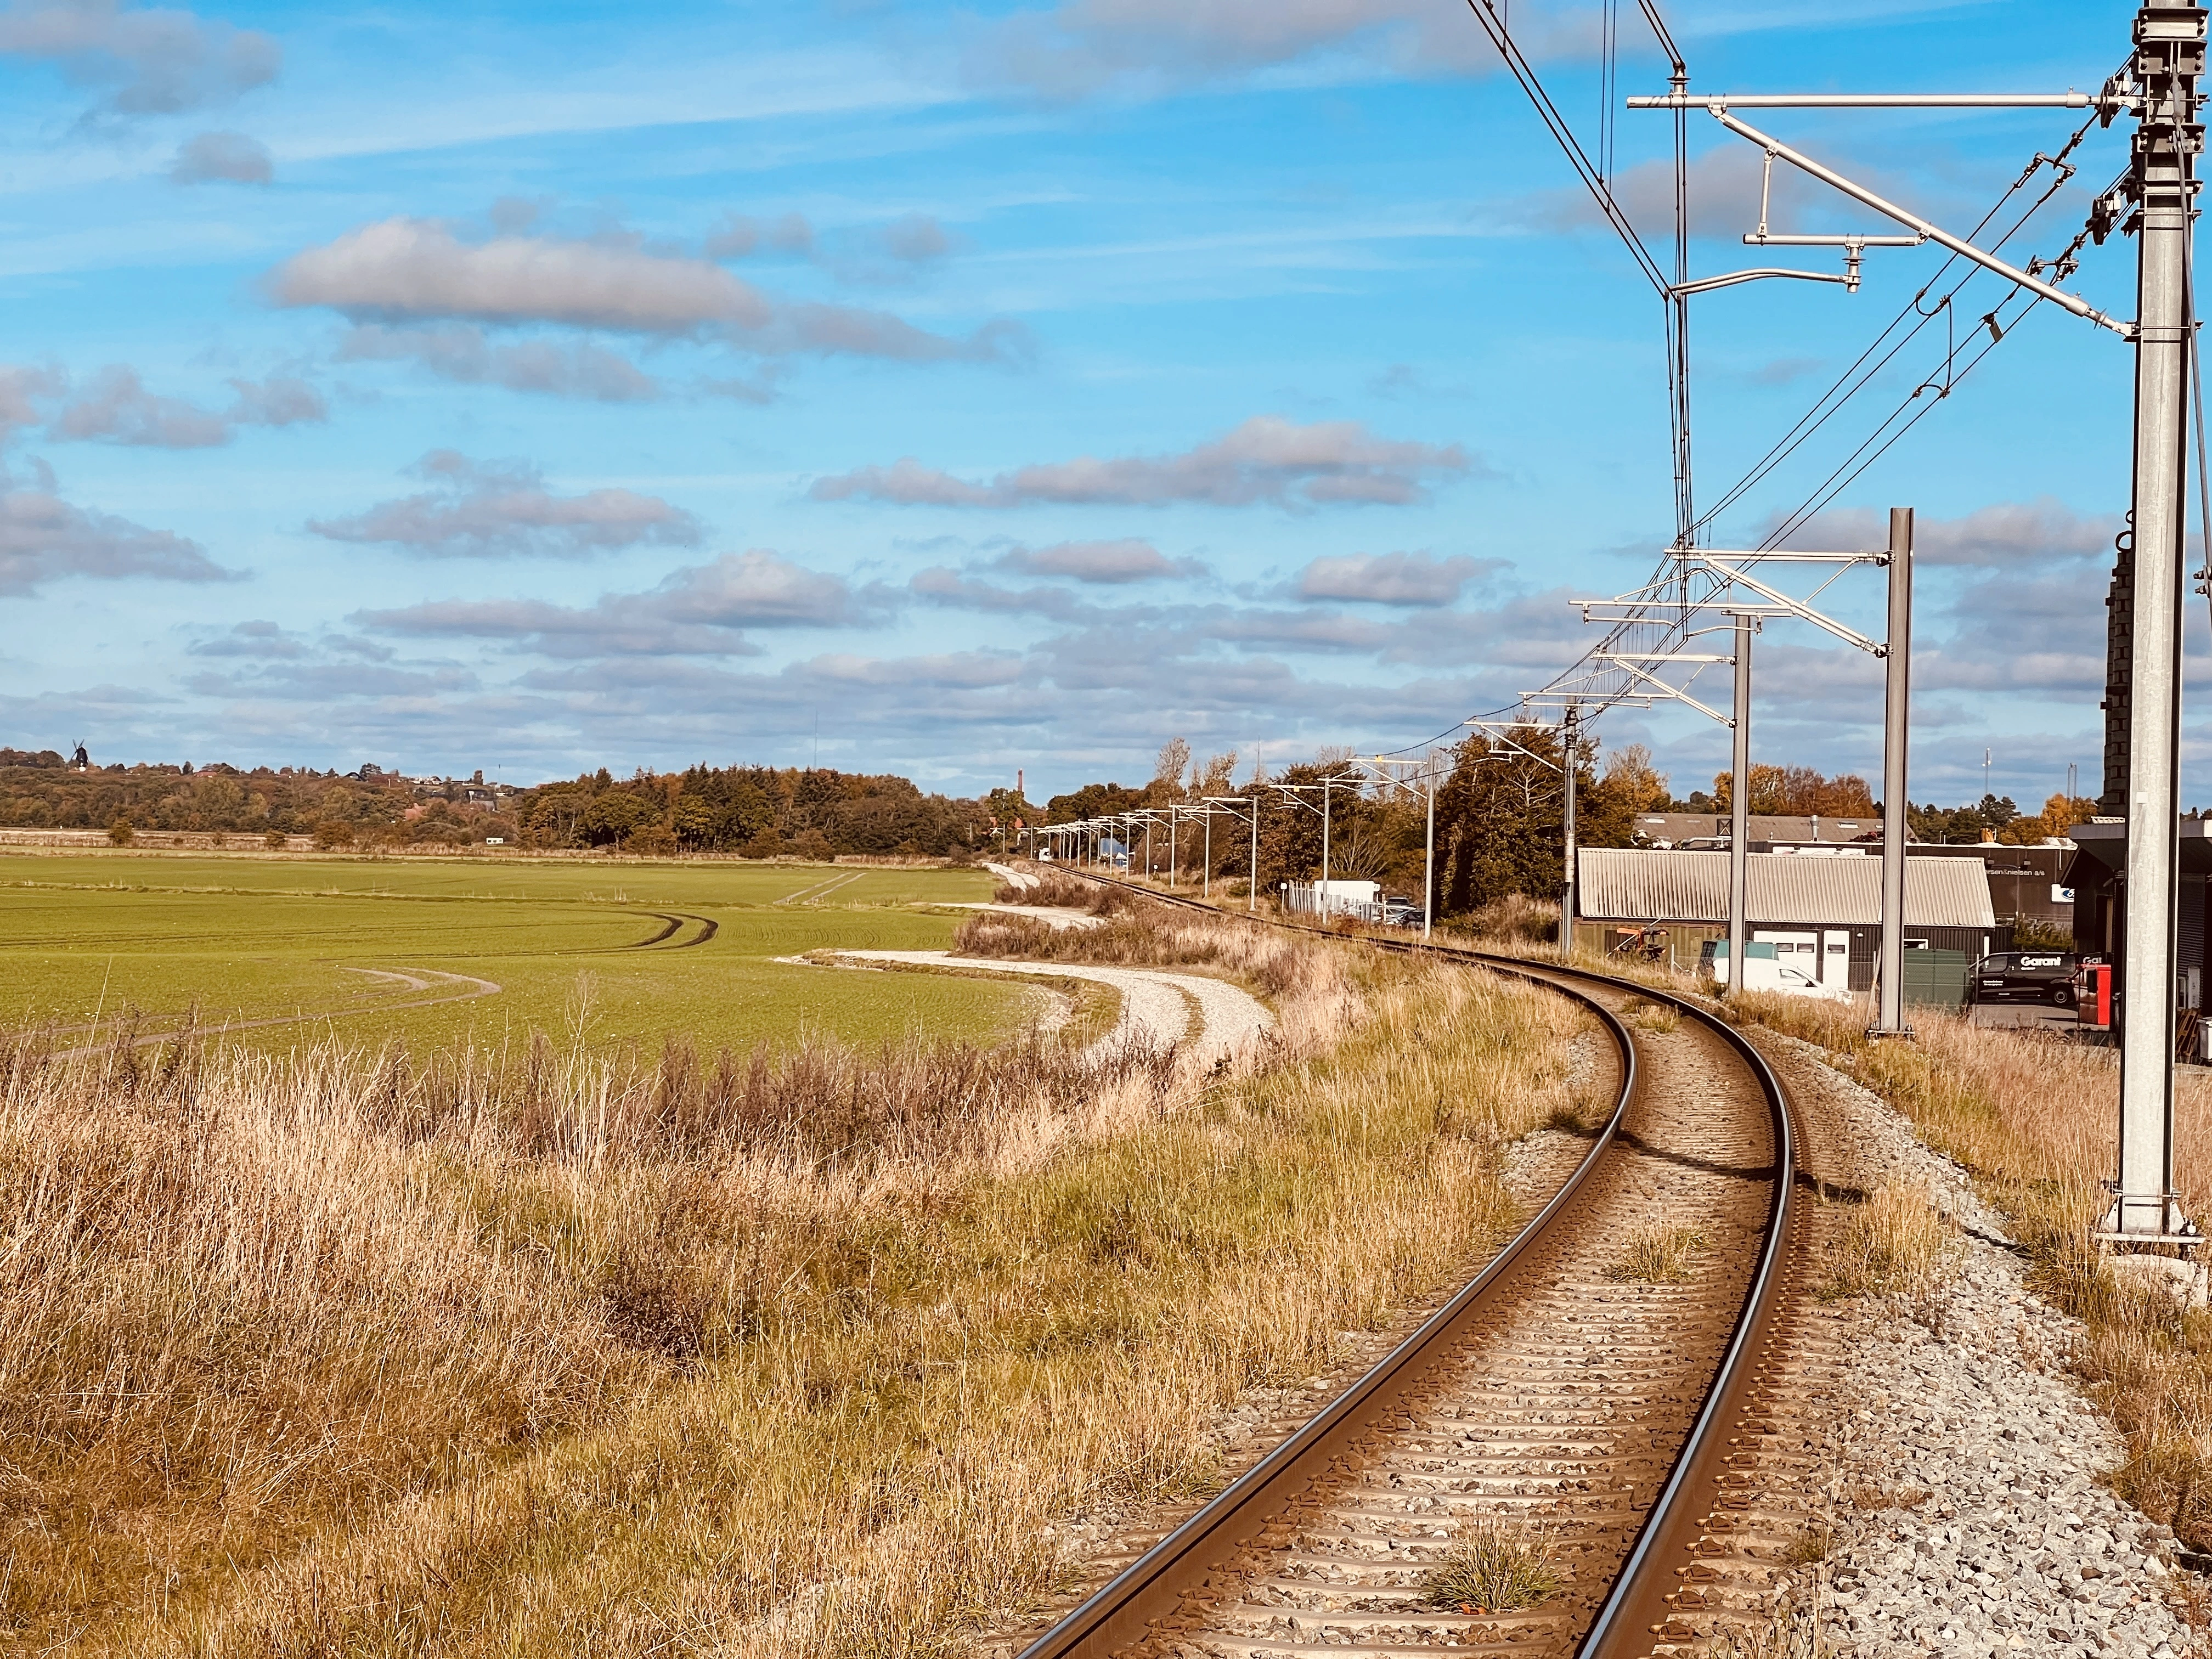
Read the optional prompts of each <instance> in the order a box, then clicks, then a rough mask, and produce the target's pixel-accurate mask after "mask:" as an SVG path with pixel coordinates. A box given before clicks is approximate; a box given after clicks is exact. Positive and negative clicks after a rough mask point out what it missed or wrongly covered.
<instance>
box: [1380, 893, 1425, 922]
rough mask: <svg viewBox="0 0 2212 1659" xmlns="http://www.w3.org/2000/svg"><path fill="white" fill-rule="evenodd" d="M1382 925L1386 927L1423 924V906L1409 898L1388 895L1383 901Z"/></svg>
mask: <svg viewBox="0 0 2212 1659" xmlns="http://www.w3.org/2000/svg"><path fill="white" fill-rule="evenodd" d="M1420 925H1421V907H1420V906H1419V905H1418V904H1416V903H1414V902H1413V900H1411V899H1409V898H1395V897H1389V896H1386V897H1385V898H1384V899H1383V926H1384V927H1419V926H1420Z"/></svg>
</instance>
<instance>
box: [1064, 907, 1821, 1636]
mask: <svg viewBox="0 0 2212 1659" xmlns="http://www.w3.org/2000/svg"><path fill="white" fill-rule="evenodd" d="M1093 879H1097V880H1102V881H1108V882H1112V884H1115V885H1118V886H1123V887H1127V888H1128V889H1129V890H1132V891H1134V892H1139V893H1141V894H1143V895H1144V896H1147V897H1150V898H1153V899H1156V900H1158V901H1161V902H1167V903H1171V904H1180V905H1182V906H1185V907H1187V908H1195V909H1201V910H1206V911H1214V907H1212V906H1211V905H1206V904H1201V903H1200V902H1197V901H1194V900H1189V899H1184V898H1182V897H1181V896H1177V895H1171V894H1163V893H1159V892H1158V891H1156V890H1152V889H1150V888H1146V887H1140V886H1138V885H1137V884H1133V883H1121V882H1113V881H1112V878H1104V877H1095V878H1093ZM1214 913H1215V914H1219V915H1227V916H1230V917H1231V918H1232V919H1234V915H1235V913H1233V912H1219V911H1214ZM1266 925H1274V926H1291V927H1297V926H1298V924H1289V923H1271V924H1266ZM1304 931H1320V930H1318V929H1311V928H1307V929H1304ZM1368 942H1369V943H1370V944H1371V945H1374V946H1376V948H1379V949H1386V950H1393V951H1403V952H1408V953H1419V952H1425V953H1427V954H1431V955H1434V956H1439V957H1444V958H1447V959H1449V960H1455V961H1461V962H1465V963H1469V964H1471V965H1475V966H1480V967H1482V968H1484V969H1488V970H1490V971H1492V972H1497V973H1502V974H1506V975H1513V976H1516V977H1518V978H1520V979H1522V980H1524V981H1533V982H1536V983H1540V984H1543V985H1547V986H1549V987H1552V988H1553V989H1555V990H1557V991H1559V993H1560V994H1563V995H1565V996H1568V997H1570V998H1571V999H1573V1000H1576V1001H1577V1002H1578V1003H1580V1004H1581V1005H1582V1006H1584V1007H1585V1008H1587V1009H1588V1010H1589V1011H1590V1012H1591V1013H1592V1014H1593V1015H1594V1017H1595V1018H1596V1019H1597V1021H1598V1023H1599V1024H1601V1026H1602V1027H1603V1029H1604V1030H1606V1031H1607V1033H1608V1034H1609V1035H1610V1036H1611V1037H1612V1040H1613V1048H1614V1051H1615V1055H1616V1066H1617V1073H1616V1075H1617V1082H1618V1087H1617V1089H1616V1090H1615V1101H1614V1105H1613V1110H1612V1113H1611V1115H1610V1116H1609V1118H1608V1119H1607V1121H1606V1122H1605V1123H1604V1124H1603V1125H1602V1126H1601V1127H1600V1128H1599V1129H1598V1130H1597V1132H1596V1133H1595V1138H1594V1139H1593V1141H1592V1144H1591V1145H1590V1146H1589V1151H1588V1152H1587V1153H1586V1154H1585V1155H1584V1157H1583V1158H1582V1160H1581V1162H1580V1164H1578V1165H1577V1167H1576V1168H1575V1170H1573V1172H1572V1174H1571V1176H1569V1177H1568V1178H1567V1179H1566V1181H1565V1183H1564V1184H1563V1185H1562V1186H1561V1187H1560V1188H1559V1190H1558V1192H1557V1193H1556V1194H1555V1195H1553V1197H1552V1198H1551V1200H1550V1201H1549V1202H1548V1203H1547V1204H1546V1205H1545V1206H1544V1207H1543V1208H1542V1209H1541V1211H1539V1212H1538V1213H1537V1214H1536V1215H1534V1217H1533V1218H1531V1219H1530V1220H1529V1221H1528V1223H1527V1224H1526V1225H1525V1226H1524V1227H1523V1228H1522V1230H1521V1231H1520V1232H1519V1233H1517V1234H1516V1236H1515V1237H1513V1238H1512V1239H1511V1240H1510V1242H1509V1243H1507V1244H1506V1246H1505V1248H1504V1249H1503V1250H1501V1251H1500V1252H1499V1253H1498V1255H1497V1256H1496V1257H1495V1258H1494V1259H1493V1260H1492V1261H1491V1262H1490V1263H1489V1264H1488V1265H1487V1266H1486V1267H1485V1268H1484V1269H1483V1271H1482V1272H1481V1273H1480V1274H1479V1275H1478V1276H1477V1277H1476V1278H1475V1279H1474V1280H1473V1281H1471V1282H1470V1283H1469V1284H1468V1285H1466V1286H1465V1287H1464V1288H1462V1290H1461V1291H1459V1293H1458V1294H1457V1295H1456V1296H1455V1297H1453V1298H1452V1299H1451V1301H1450V1302H1449V1303H1448V1304H1445V1305H1444V1306H1443V1308H1442V1309H1440V1310H1438V1311H1437V1313H1436V1314H1435V1315H1434V1316H1432V1317H1431V1318H1430V1319H1429V1320H1427V1321H1426V1322H1425V1323H1424V1324H1423V1325H1422V1326H1421V1328H1419V1330H1418V1331H1416V1332H1415V1333H1413V1334H1412V1335H1411V1336H1409V1337H1408V1338H1407V1339H1406V1340H1405V1341H1403V1342H1402V1343H1401V1344H1400V1345H1399V1346H1398V1347H1397V1348H1395V1350H1394V1351H1393V1352H1391V1353H1390V1354H1389V1355H1388V1356H1387V1357H1386V1358H1384V1359H1383V1361H1382V1362H1381V1363H1380V1364H1376V1366H1375V1367H1373V1368H1372V1369H1371V1370H1369V1371H1368V1372H1367V1373H1366V1374H1365V1375H1364V1376H1362V1377H1361V1378H1360V1379H1359V1380H1358V1382H1357V1383H1354V1384H1353V1385H1352V1387H1351V1388H1349V1389H1346V1390H1345V1391H1344V1392H1343V1393H1342V1394H1340V1395H1338V1396H1337V1397H1336V1398H1335V1399H1334V1400H1333V1401H1330V1402H1329V1403H1328V1406H1326V1407H1324V1408H1323V1409H1322V1411H1321V1412H1320V1413H1317V1414H1316V1416H1314V1417H1313V1418H1312V1419H1310V1421H1308V1422H1307V1423H1305V1425H1304V1426H1303V1427H1301V1428H1300V1429H1298V1430H1297V1432H1295V1433H1294V1434H1292V1435H1291V1436H1290V1437H1289V1438H1287V1439H1286V1440H1285V1441H1284V1442H1283V1443H1281V1444H1280V1445H1279V1446H1278V1447H1277V1448H1276V1449H1274V1450H1273V1452H1272V1453H1271V1454H1269V1455H1267V1457H1266V1458H1265V1459H1264V1460H1262V1461H1261V1462H1259V1463H1258V1464H1257V1465H1255V1467H1254V1468H1251V1469H1249V1471H1247V1472H1246V1473H1245V1474H1243V1477H1242V1478H1240V1479H1239V1480H1237V1481H1236V1482H1235V1483H1234V1484H1233V1485H1231V1486H1230V1487H1229V1488H1228V1489H1227V1490H1226V1491H1225V1492H1222V1493H1221V1494H1220V1496H1219V1497H1218V1498H1215V1499H1214V1500H1213V1501H1212V1502H1211V1503H1209V1504H1206V1506H1205V1507H1204V1508H1203V1509H1201V1510H1199V1511H1198V1512H1197V1513H1196V1514H1194V1515H1193V1516H1190V1517H1189V1518H1188V1520H1186V1521H1185V1522H1183V1523H1182V1525H1180V1526H1178V1527H1177V1528H1176V1529H1175V1530H1174V1531H1172V1532H1171V1533H1170V1534H1168V1535H1167V1536H1165V1537H1164V1538H1163V1539H1160V1540H1159V1541H1157V1542H1156V1543H1152V1544H1151V1545H1150V1547H1146V1548H1143V1549H1142V1551H1141V1553H1134V1552H1132V1553H1133V1554H1134V1559H1129V1560H1127V1564H1126V1565H1123V1566H1121V1570H1120V1571H1118V1572H1116V1573H1115V1576H1114V1577H1113V1578H1112V1580H1111V1582H1109V1583H1106V1584H1105V1585H1104V1586H1103V1588H1102V1589H1099V1590H1097V1593H1096V1594H1094V1595H1091V1597H1090V1598H1089V1599H1088V1600H1086V1601H1084V1602H1083V1603H1082V1605H1080V1606H1079V1607H1076V1608H1074V1609H1073V1611H1072V1612H1070V1613H1067V1614H1066V1616H1065V1617H1063V1618H1061V1619H1060V1620H1059V1621H1058V1622H1057V1623H1056V1624H1054V1626H1052V1628H1051V1629H1050V1630H1048V1631H1047V1632H1045V1633H1044V1634H1043V1635H1042V1636H1041V1637H1039V1638H1037V1639H1036V1640H1035V1641H1034V1642H1032V1643H1030V1645H1029V1646H1028V1647H1027V1648H1026V1649H1025V1650H1024V1652H1023V1654H1022V1656H1021V1659H1104V1656H1106V1655H1109V1654H1138V1655H1144V1656H1166V1659H1199V1656H1206V1659H1301V1656H1304V1655H1307V1654H1318V1653H1321V1652H1324V1651H1326V1652H1329V1653H1333V1654H1342V1653H1345V1652H1346V1650H1350V1651H1352V1652H1354V1653H1358V1654H1362V1655H1374V1656H1395V1655H1408V1656H1412V1655H1432V1654H1434V1653H1436V1652H1437V1650H1453V1651H1457V1652H1473V1653H1478V1654H1483V1653H1494V1654H1505V1653H1511V1654H1515V1655H1523V1654H1528V1655H1538V1654H1543V1655H1549V1654H1559V1655H1565V1654H1570V1653H1572V1654H1581V1655H1586V1656H1595V1659H1616V1656H1626V1655H1646V1654H1668V1653H1675V1652H1684V1653H1687V1652H1696V1653H1699V1654H1700V1655H1703V1654H1706V1653H1709V1652H1711V1651H1712V1646H1711V1644H1712V1643H1713V1641H1714V1640H1715V1638H1729V1637H1735V1638H1744V1637H1746V1636H1747V1635H1749V1634H1751V1632H1753V1630H1754V1629H1758V1630H1762V1631H1763V1630H1764V1629H1765V1626H1767V1625H1768V1623H1769V1621H1770V1620H1771V1618H1772V1616H1773V1615H1772V1607H1773V1602H1774V1599H1775V1593H1774V1592H1775V1585H1776V1583H1777V1580H1778V1577H1779V1576H1780V1575H1781V1574H1782V1573H1783V1572H1784V1571H1786V1570H1787V1569H1788V1568H1789V1567H1790V1565H1793V1564H1795V1563H1796V1562H1798V1561H1802V1560H1803V1559H1807V1557H1808V1554H1809V1553H1811V1552H1812V1551H1813V1550H1814V1549H1815V1548H1816V1547H1818V1544H1819V1542H1820V1528H1819V1523H1818V1514H1817V1511H1818V1498H1817V1495H1816V1492H1815V1491H1814V1488H1815V1487H1816V1486H1817V1484H1818V1480H1819V1477H1820V1474H1821V1471H1822V1469H1823V1468H1824V1466H1826V1465H1827V1464H1828V1463H1829V1462H1831V1461H1832V1455H1833V1454H1834V1453H1835V1451H1836V1449H1837V1448H1836V1446H1835V1445H1834V1443H1833V1437H1834V1435H1835V1433H1836V1427H1835V1422H1834V1419H1835V1418H1836V1415H1837V1413H1835V1412H1834V1411H1833V1409H1832V1406H1833V1397H1834V1396H1835V1395H1836V1394H1837V1392H1838V1388H1839V1386H1840V1384H1841V1382H1842V1378H1843V1374H1844V1371H1845V1370H1846V1369H1847V1366H1848V1349H1847V1345H1846V1344H1845V1342H1844V1340H1843V1336H1842V1331H1841V1326H1840V1323H1839V1316H1837V1315H1836V1314H1834V1313H1833V1312H1832V1311H1831V1310H1827V1309H1826V1308H1824V1307H1823V1306H1822V1305H1821V1304H1819V1303H1818V1302H1817V1300H1816V1299H1814V1298H1813V1297H1810V1296H1808V1295H1807V1294H1805V1293H1804V1292H1805V1291H1806V1290H1807V1288H1808V1287H1807V1285H1805V1283H1804V1279H1805V1277H1806V1274H1807V1273H1808V1268H1809V1264H1810V1263H1811V1262H1812V1261H1813V1260H1814V1257H1815V1255H1816V1251H1815V1248H1814V1245H1815V1238H1816V1235H1817V1234H1818V1233H1819V1232H1820V1231H1822V1225H1823V1219H1824V1218H1823V1216H1822V1213H1821V1212H1823V1210H1824V1208H1825V1206H1823V1205H1822V1204H1821V1203H1820V1201H1819V1200H1820V1199H1822V1198H1824V1197H1826V1195H1827V1193H1828V1188H1829V1185H1830V1182H1831V1180H1832V1176H1833V1174H1834V1172H1835V1170H1837V1169H1838V1168H1839V1167H1840V1160H1841V1158H1843V1157H1844V1156H1846V1155H1847V1154H1848V1152H1849V1149H1848V1148H1842V1147H1834V1146H1826V1145H1824V1144H1822V1143H1821V1142H1820V1141H1819V1139H1817V1138H1816V1139H1815V1140H1814V1142H1813V1143H1811V1144H1808V1141H1807V1139H1806V1138H1805V1136H1804V1135H1803V1134H1802V1133H1801V1130H1800V1127H1799V1126H1798V1125H1797V1123H1796V1117H1795V1111H1794V1108H1793V1106H1792V1104H1791V1102H1790V1097H1789V1096H1788V1094H1787V1092H1786V1091H1784V1087H1783V1085H1782V1083H1781V1081H1780V1079H1778V1077H1777V1076H1776V1075H1775V1073H1774V1072H1773V1070H1772V1069H1771V1067H1770V1066H1768V1064H1767V1062H1766V1060H1765V1058H1764V1057H1763V1056H1762V1055H1761V1054H1759V1051H1758V1050H1757V1049H1756V1048H1753V1046H1752V1045H1751V1043H1750V1042H1747V1040H1746V1039H1745V1038H1744V1037H1743V1036H1741V1034H1740V1033H1739V1032H1737V1031H1736V1030H1735V1029H1734V1028H1732V1027H1731V1026H1729V1024H1727V1023H1726V1022H1724V1021H1723V1020H1721V1019H1719V1018H1716V1017H1715V1016H1713V1015H1712V1014H1711V1013H1710V1012H1707V1011H1705V1009H1703V1008H1701V1007H1699V1006H1697V1005H1696V1004H1695V1003H1693V1002H1691V1001H1689V1000H1686V999H1683V998H1680V997H1675V996H1671V995H1669V994H1667V993H1665V992H1663V991H1658V990H1654V989H1651V988H1649V987H1644V986H1641V985H1637V984H1633V983H1632V982H1629V981H1621V980H1617V979H1613V978H1610V977H1608V976H1607V975H1600V974H1595V973H1591V972H1589V971H1587V970H1583V969H1572V968H1568V967H1565V966H1564V965H1562V966H1552V965H1549V964H1542V963H1530V962H1525V961H1522V960H1520V959H1518V958H1513V957H1503V956H1494V955H1492V954H1489V953H1486V952H1483V951H1474V950H1469V949H1467V948H1465V947H1461V946H1452V945H1433V944H1431V945H1420V944H1418V943H1415V942H1413V941H1398V940H1387V939H1370V940H1369V941H1368ZM1801 1189H1802V1190H1801ZM1677 1247H1680V1263H1679V1267H1677V1268H1676V1269H1675V1270H1674V1272H1672V1273H1670V1272H1668V1271H1667V1265H1666V1262H1665V1260H1664V1258H1665V1257H1666V1256H1667V1255H1668V1254H1669V1252H1670V1251H1671V1250H1673V1249H1675V1248H1677ZM1639 1255H1640V1256H1641V1257H1642V1258H1643V1261H1642V1264H1641V1265H1642V1266H1643V1267H1644V1268H1645V1269H1647V1270H1648V1269H1649V1268H1650V1267H1652V1266H1653V1265H1654V1264H1655V1263H1656V1265H1657V1266H1658V1267H1659V1269H1660V1270H1659V1271H1657V1272H1656V1273H1650V1272H1648V1271H1647V1272H1644V1273H1639V1272H1638V1257H1639ZM1489 1526H1495V1527H1500V1528H1504V1530H1505V1532H1506V1534H1507V1535H1509V1536H1511V1537H1517V1538H1528V1537H1530V1536H1534V1537H1537V1538H1540V1539H1541V1541H1542V1543H1543V1546H1544V1548H1545V1551H1546V1553H1547V1555H1548V1556H1549V1558H1550V1559H1551V1560H1552V1561H1553V1563H1554V1564H1555V1565H1557V1566H1558V1567H1559V1570H1560V1572H1561V1576H1562V1577H1563V1580H1564V1583H1563V1584H1562V1586H1561V1588H1560V1589H1559V1593H1557V1594H1555V1595H1553V1596H1551V1597H1549V1598H1548V1599H1547V1600H1545V1601H1541V1602H1540V1603H1538V1604H1536V1605H1534V1606H1530V1607H1522V1608H1519V1609H1516V1610H1513V1611H1505V1612H1500V1611H1496V1610H1492V1609H1490V1608H1487V1607H1476V1606H1475V1605H1474V1604H1473V1603H1471V1602H1464V1601H1462V1602H1458V1603H1452V1602H1449V1601H1447V1602H1445V1603H1444V1604H1443V1605H1438V1604H1437V1602H1438V1600H1439V1598H1438V1596H1437V1593H1436V1590H1435V1588H1434V1575H1435V1573H1436V1570H1437V1568H1438V1567H1439V1566H1440V1565H1443V1564H1444V1563H1445V1562H1446V1561H1447V1560H1448V1559H1449V1557H1450V1555H1451V1553H1452V1551H1453V1548H1454V1547H1455V1543H1456V1542H1457V1541H1459V1540H1460V1539H1461V1538H1462V1537H1463V1536H1464V1535H1466V1534H1467V1533H1468V1529H1469V1528H1482V1527H1489Z"/></svg>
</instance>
